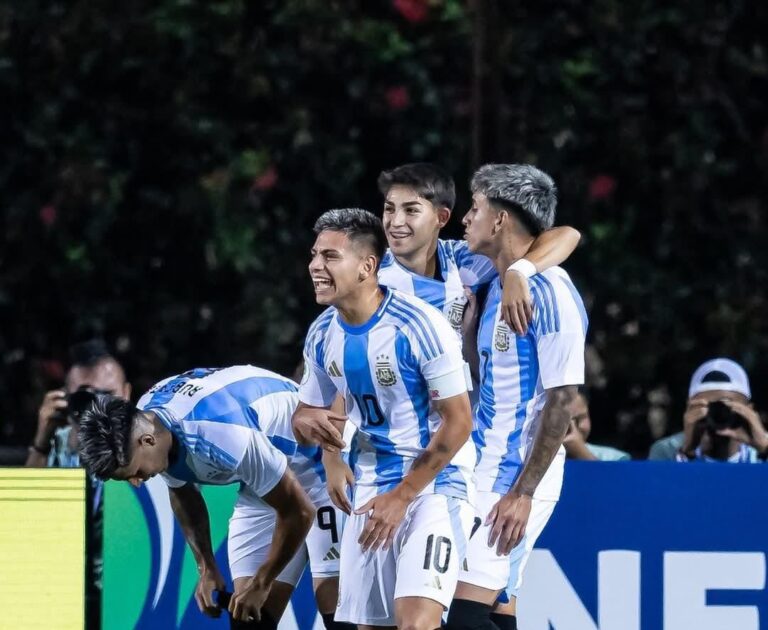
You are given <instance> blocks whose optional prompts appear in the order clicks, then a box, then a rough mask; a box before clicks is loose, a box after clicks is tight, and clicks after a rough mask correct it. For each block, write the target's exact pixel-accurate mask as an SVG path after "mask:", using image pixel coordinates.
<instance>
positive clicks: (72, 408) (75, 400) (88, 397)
mask: <svg viewBox="0 0 768 630" xmlns="http://www.w3.org/2000/svg"><path fill="white" fill-rule="evenodd" d="M111 393H112V392H108V391H106V390H103V389H96V388H95V387H90V386H88V385H81V386H80V387H79V388H78V389H77V391H74V392H72V393H71V394H67V395H66V396H65V397H64V400H65V401H66V403H67V406H66V408H65V409H60V410H59V411H57V412H56V413H55V414H54V415H53V416H52V419H53V420H54V421H55V422H56V423H58V424H60V425H62V426H63V425H66V424H67V423H68V422H73V423H75V424H77V423H78V422H80V416H81V415H82V413H83V412H84V411H85V410H86V409H87V408H88V405H90V404H91V403H92V402H93V400H94V398H95V396H96V395H97V394H111Z"/></svg>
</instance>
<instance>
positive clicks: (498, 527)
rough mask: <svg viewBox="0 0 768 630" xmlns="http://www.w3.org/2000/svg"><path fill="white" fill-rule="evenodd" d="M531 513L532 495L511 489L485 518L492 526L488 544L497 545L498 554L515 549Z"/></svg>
mask: <svg viewBox="0 0 768 630" xmlns="http://www.w3.org/2000/svg"><path fill="white" fill-rule="evenodd" d="M530 515H531V497H529V496H528V495H526V494H520V493H518V492H515V491H514V490H510V491H509V492H508V493H507V494H505V495H504V496H503V497H501V499H499V501H498V503H496V505H494V506H493V509H492V510H491V511H490V513H489V514H488V517H487V518H486V519H485V524H486V525H489V526H491V532H490V534H489V535H488V546H489V547H493V546H494V545H496V543H497V541H498V545H497V546H496V555H497V556H506V555H509V553H510V552H511V551H512V549H514V548H515V547H516V546H517V544H518V543H519V542H520V541H521V540H522V539H523V536H524V535H525V528H526V526H527V525H528V517H529V516H530Z"/></svg>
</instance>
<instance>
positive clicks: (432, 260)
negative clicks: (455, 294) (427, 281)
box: [395, 236, 437, 278]
mask: <svg viewBox="0 0 768 630" xmlns="http://www.w3.org/2000/svg"><path fill="white" fill-rule="evenodd" d="M395 258H396V259H397V262H398V263H400V264H401V265H402V266H403V267H405V268H406V269H407V270H408V271H410V272H411V273H415V274H417V275H419V276H424V277H425V278H434V277H435V271H436V270H437V236H435V238H434V239H433V240H432V241H430V243H429V244H428V245H426V246H424V247H422V248H421V249H419V250H417V251H415V252H413V253H411V254H408V255H400V256H395Z"/></svg>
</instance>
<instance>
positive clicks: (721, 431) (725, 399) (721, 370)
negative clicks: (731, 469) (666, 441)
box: [677, 359, 768, 463]
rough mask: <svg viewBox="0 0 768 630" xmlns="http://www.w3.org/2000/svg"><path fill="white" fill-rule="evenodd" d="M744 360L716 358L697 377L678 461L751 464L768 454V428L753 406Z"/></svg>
mask: <svg viewBox="0 0 768 630" xmlns="http://www.w3.org/2000/svg"><path fill="white" fill-rule="evenodd" d="M751 398H752V392H751V390H750V387H749V378H748V377H747V373H746V372H745V371H744V368H742V367H741V366H740V365H739V364H738V363H736V362H734V361H731V360H730V359H712V360H710V361H707V362H706V363H704V364H703V365H701V366H700V367H699V368H698V369H697V370H696V372H694V374H693V377H692V378H691V385H690V388H689V391H688V405H687V406H686V410H685V415H684V416H683V435H684V437H683V445H682V447H681V448H680V450H679V452H678V454H677V461H705V462H715V461H719V462H732V463H748V462H758V461H765V460H766V459H768V433H766V430H765V428H764V427H763V424H762V422H761V421H760V416H759V415H758V414H757V412H756V411H755V410H754V409H753V408H752V403H751V402H750V399H751Z"/></svg>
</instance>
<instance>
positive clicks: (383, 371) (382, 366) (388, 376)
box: [376, 354, 397, 387]
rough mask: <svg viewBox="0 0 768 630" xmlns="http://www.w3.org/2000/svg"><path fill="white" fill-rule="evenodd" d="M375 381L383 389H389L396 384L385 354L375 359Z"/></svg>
mask: <svg viewBox="0 0 768 630" xmlns="http://www.w3.org/2000/svg"><path fill="white" fill-rule="evenodd" d="M376 380H377V381H378V382H379V385H381V386H383V387H391V386H392V385H394V384H395V383H397V375H396V374H395V371H394V370H393V369H392V366H391V365H390V364H389V357H388V356H387V355H385V354H380V355H379V356H377V357H376Z"/></svg>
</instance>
